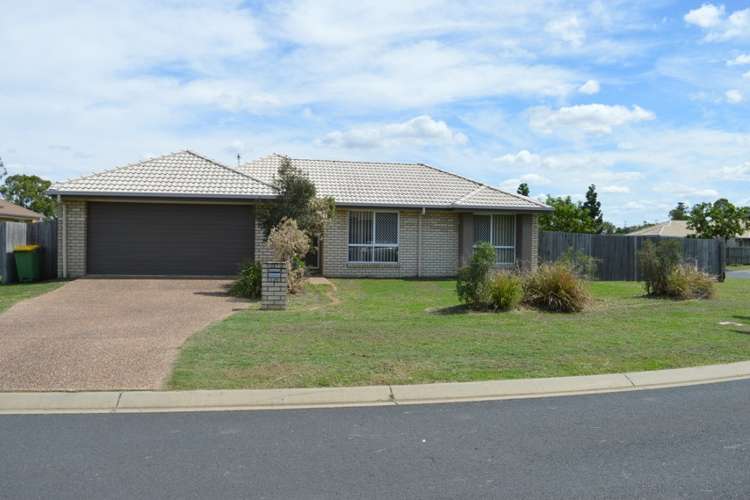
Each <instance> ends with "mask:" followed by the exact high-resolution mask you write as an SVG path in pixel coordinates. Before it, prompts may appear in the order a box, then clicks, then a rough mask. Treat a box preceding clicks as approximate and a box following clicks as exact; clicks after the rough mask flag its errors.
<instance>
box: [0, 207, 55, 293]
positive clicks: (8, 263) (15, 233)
mask: <svg viewBox="0 0 750 500" xmlns="http://www.w3.org/2000/svg"><path fill="white" fill-rule="evenodd" d="M34 243H35V244H38V245H41V247H42V262H41V274H42V279H53V278H56V277H57V221H54V220H53V221H44V222H38V223H36V224H26V223H24V222H0V284H8V283H15V282H16V281H18V277H17V276H16V262H15V258H14V257H13V248H15V247H17V246H18V245H31V244H34Z"/></svg>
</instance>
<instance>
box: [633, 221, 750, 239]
mask: <svg viewBox="0 0 750 500" xmlns="http://www.w3.org/2000/svg"><path fill="white" fill-rule="evenodd" d="M687 223H688V221H686V220H670V221H667V222H659V223H657V224H653V225H651V226H647V227H643V228H641V229H636V230H635V231H632V232H630V233H628V236H673V237H677V238H687V237H688V236H691V235H694V234H695V231H694V230H692V229H690V228H689V227H687ZM739 237H740V238H750V229H748V230H747V231H745V232H744V233H743V234H742V235H741V236H739Z"/></svg>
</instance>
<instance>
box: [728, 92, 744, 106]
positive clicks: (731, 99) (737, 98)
mask: <svg viewBox="0 0 750 500" xmlns="http://www.w3.org/2000/svg"><path fill="white" fill-rule="evenodd" d="M724 97H726V99H727V102H728V103H730V104H739V103H741V102H742V101H744V100H745V96H744V95H742V92H740V91H739V90H737V89H731V90H727V91H726V92H725V93H724Z"/></svg>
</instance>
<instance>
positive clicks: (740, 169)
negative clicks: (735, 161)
mask: <svg viewBox="0 0 750 500" xmlns="http://www.w3.org/2000/svg"><path fill="white" fill-rule="evenodd" d="M713 177H716V178H718V179H723V180H727V181H750V161H746V162H744V163H742V164H739V165H733V166H727V167H722V168H720V169H719V170H718V171H717V172H715V173H714V175H713Z"/></svg>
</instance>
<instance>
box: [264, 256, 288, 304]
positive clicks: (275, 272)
mask: <svg viewBox="0 0 750 500" xmlns="http://www.w3.org/2000/svg"><path fill="white" fill-rule="evenodd" d="M262 279H263V287H262V290H261V301H260V308H261V309H267V310H273V309H277V310H278V309H286V295H287V281H286V264H285V263H284V262H264V263H263V278H262Z"/></svg>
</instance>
